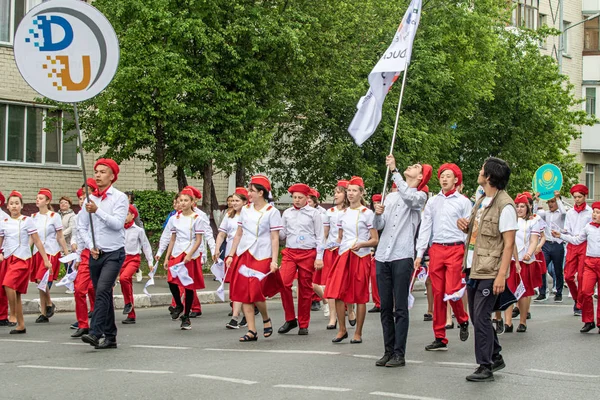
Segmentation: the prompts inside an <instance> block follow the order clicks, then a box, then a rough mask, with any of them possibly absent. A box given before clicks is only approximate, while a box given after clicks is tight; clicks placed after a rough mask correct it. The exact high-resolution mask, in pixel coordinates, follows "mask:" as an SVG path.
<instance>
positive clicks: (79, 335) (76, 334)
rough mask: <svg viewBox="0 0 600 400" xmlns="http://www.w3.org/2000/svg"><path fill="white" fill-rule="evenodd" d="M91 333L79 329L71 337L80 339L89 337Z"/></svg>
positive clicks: (84, 329) (85, 329) (87, 330)
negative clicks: (84, 336)
mask: <svg viewBox="0 0 600 400" xmlns="http://www.w3.org/2000/svg"><path fill="white" fill-rule="evenodd" d="M89 332H90V330H89V329H87V328H81V329H77V330H76V331H75V333H74V334H72V335H71V337H72V338H80V337H82V336H83V335H87V334H88V333H89Z"/></svg>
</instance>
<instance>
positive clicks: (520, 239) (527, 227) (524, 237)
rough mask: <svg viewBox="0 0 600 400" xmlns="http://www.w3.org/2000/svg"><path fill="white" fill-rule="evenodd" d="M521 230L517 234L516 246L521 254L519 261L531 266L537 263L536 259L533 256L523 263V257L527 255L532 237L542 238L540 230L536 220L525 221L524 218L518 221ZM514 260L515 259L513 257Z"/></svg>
mask: <svg viewBox="0 0 600 400" xmlns="http://www.w3.org/2000/svg"><path fill="white" fill-rule="evenodd" d="M517 225H518V227H519V229H518V230H517V232H516V233H515V245H516V246H517V251H518V253H519V261H520V262H524V263H526V264H531V263H532V262H534V261H535V257H534V256H533V255H531V258H530V259H529V261H523V257H525V254H527V250H528V249H529V244H530V242H531V236H538V237H539V236H540V228H539V224H538V221H537V220H536V219H530V220H527V221H525V220H524V219H523V218H519V219H518V220H517ZM513 259H514V257H513Z"/></svg>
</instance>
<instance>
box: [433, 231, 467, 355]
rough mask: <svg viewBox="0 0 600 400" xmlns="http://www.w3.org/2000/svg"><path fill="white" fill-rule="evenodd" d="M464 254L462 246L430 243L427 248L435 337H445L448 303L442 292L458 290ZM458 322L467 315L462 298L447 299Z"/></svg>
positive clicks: (465, 319)
mask: <svg viewBox="0 0 600 400" xmlns="http://www.w3.org/2000/svg"><path fill="white" fill-rule="evenodd" d="M464 255H465V248H464V246H461V245H457V246H442V245H441V244H435V243H434V244H432V245H431V247H430V248H429V278H430V279H431V287H432V289H433V332H434V334H435V338H436V339H442V341H443V342H444V343H448V339H446V311H447V306H448V304H447V303H446V302H445V301H444V294H452V293H455V292H457V291H458V290H460V288H461V287H462V286H463V284H462V278H463V276H462V263H463V257H464ZM449 303H450V306H451V307H452V311H454V315H455V316H456V320H457V321H458V323H459V324H462V323H464V322H467V321H468V320H469V316H468V315H467V313H466V312H465V308H464V306H463V302H462V299H461V300H458V301H449Z"/></svg>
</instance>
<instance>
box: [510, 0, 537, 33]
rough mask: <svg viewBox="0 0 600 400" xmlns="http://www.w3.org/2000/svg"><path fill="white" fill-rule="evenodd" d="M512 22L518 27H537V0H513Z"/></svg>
mask: <svg viewBox="0 0 600 400" xmlns="http://www.w3.org/2000/svg"><path fill="white" fill-rule="evenodd" d="M513 3H515V8H514V9H513V17H512V23H513V25H514V26H516V27H518V28H527V29H537V24H538V10H539V8H540V1H539V0H513Z"/></svg>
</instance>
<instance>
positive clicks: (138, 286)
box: [23, 275, 425, 314]
mask: <svg viewBox="0 0 600 400" xmlns="http://www.w3.org/2000/svg"><path fill="white" fill-rule="evenodd" d="M147 280H148V277H147V276H144V279H143V280H142V281H141V282H136V281H135V276H134V280H133V293H134V302H135V307H136V308H147V307H166V306H168V305H170V304H171V292H170V291H169V285H168V284H167V279H166V277H164V278H161V277H155V278H154V286H150V287H148V293H150V297H148V296H146V295H145V294H144V285H145V284H146V281H147ZM204 284H205V285H206V288H205V289H202V290H199V291H198V292H197V293H198V299H199V300H200V303H201V304H213V303H223V301H222V300H221V299H220V298H219V296H217V288H218V287H219V285H220V283H219V282H216V281H213V275H204ZM226 287H227V288H228V287H229V285H226ZM66 290H67V289H66V288H65V287H64V286H61V287H56V286H54V285H53V286H52V289H51V290H50V296H51V298H52V302H53V303H54V304H55V305H56V312H74V311H75V299H74V298H73V295H72V294H66V293H65V291H66ZM414 290H415V291H423V290H425V285H424V284H422V283H421V282H415V287H414ZM114 293H115V294H114V299H115V308H117V309H122V308H123V307H124V306H125V304H124V302H123V295H122V294H121V288H120V286H119V284H117V285H116V286H115V289H114ZM292 293H293V296H294V297H296V286H294V287H293V288H292ZM274 298H279V295H276V296H275V297H274ZM225 301H227V302H228V301H229V290H225ZM39 303H40V301H39V297H38V289H37V285H36V284H35V283H30V284H29V287H28V289H27V294H25V295H23V313H24V314H38V313H39V312H40V307H39Z"/></svg>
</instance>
